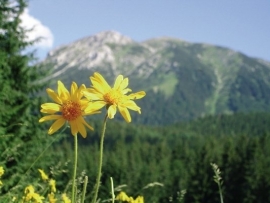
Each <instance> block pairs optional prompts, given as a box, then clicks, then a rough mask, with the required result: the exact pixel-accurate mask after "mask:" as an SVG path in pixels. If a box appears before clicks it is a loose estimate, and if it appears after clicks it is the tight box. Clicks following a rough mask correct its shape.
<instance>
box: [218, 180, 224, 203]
mask: <svg viewBox="0 0 270 203" xmlns="http://www.w3.org/2000/svg"><path fill="white" fill-rule="evenodd" d="M218 189H219V195H220V203H223V196H222V190H221V185H220V183H219V184H218Z"/></svg>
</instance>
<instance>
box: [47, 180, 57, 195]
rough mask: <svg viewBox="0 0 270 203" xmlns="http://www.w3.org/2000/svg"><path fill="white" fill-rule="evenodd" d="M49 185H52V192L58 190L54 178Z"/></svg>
mask: <svg viewBox="0 0 270 203" xmlns="http://www.w3.org/2000/svg"><path fill="white" fill-rule="evenodd" d="M49 185H50V186H51V192H53V193H55V192H56V187H55V180H54V179H50V181H49Z"/></svg>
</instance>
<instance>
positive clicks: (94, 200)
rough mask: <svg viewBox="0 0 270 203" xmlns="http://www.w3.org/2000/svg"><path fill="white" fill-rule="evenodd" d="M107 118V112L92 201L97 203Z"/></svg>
mask: <svg viewBox="0 0 270 203" xmlns="http://www.w3.org/2000/svg"><path fill="white" fill-rule="evenodd" d="M107 119H108V114H106V116H105V118H104V121H103V128H102V132H101V138H100V151H99V167H98V174H97V180H96V186H95V193H94V198H93V200H92V203H96V201H97V196H98V190H99V186H100V178H101V170H102V159H103V143H104V137H105V131H106V123H107Z"/></svg>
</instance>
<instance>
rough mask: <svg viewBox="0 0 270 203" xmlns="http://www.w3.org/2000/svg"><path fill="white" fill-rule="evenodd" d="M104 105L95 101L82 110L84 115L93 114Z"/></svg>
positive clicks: (102, 102) (103, 102)
mask: <svg viewBox="0 0 270 203" xmlns="http://www.w3.org/2000/svg"><path fill="white" fill-rule="evenodd" d="M105 105H106V102H105V101H96V102H91V103H89V105H88V106H87V107H86V108H85V109H84V112H85V115H86V114H91V113H92V112H95V111H97V110H99V109H101V108H102V107H104V106H105Z"/></svg>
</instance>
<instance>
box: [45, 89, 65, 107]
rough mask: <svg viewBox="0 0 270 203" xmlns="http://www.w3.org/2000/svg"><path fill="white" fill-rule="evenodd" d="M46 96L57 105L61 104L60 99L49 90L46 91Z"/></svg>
mask: <svg viewBox="0 0 270 203" xmlns="http://www.w3.org/2000/svg"><path fill="white" fill-rule="evenodd" d="M46 92H47V94H48V95H49V97H50V98H51V99H52V100H53V101H54V102H56V103H58V104H62V100H61V99H60V97H59V96H58V95H57V94H56V93H55V91H53V90H52V89H50V88H47V89H46Z"/></svg>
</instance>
